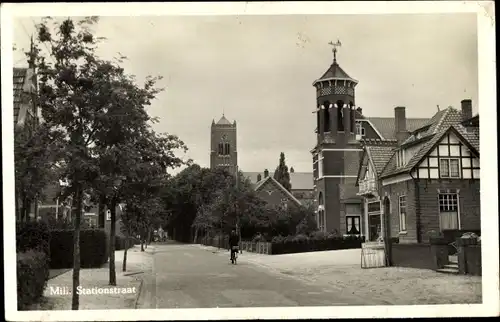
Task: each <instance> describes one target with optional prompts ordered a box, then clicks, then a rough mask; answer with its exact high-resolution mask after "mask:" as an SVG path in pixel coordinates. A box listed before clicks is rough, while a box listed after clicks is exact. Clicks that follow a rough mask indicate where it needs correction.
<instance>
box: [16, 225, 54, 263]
mask: <svg viewBox="0 0 500 322" xmlns="http://www.w3.org/2000/svg"><path fill="white" fill-rule="evenodd" d="M50 237H51V233H50V229H49V226H48V225H47V223H45V222H43V221H28V222H17V223H16V251H17V252H27V251H29V250H36V251H40V252H43V253H45V254H46V255H47V257H49V256H50Z"/></svg>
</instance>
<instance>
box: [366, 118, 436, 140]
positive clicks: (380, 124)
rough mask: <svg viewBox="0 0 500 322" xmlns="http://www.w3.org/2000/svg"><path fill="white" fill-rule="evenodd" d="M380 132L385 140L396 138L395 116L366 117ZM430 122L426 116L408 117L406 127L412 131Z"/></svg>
mask: <svg viewBox="0 0 500 322" xmlns="http://www.w3.org/2000/svg"><path fill="white" fill-rule="evenodd" d="M365 119H366V120H368V121H369V122H370V123H372V124H373V126H374V127H375V128H376V129H377V131H379V132H380V134H381V135H382V136H383V138H384V139H385V140H392V139H396V124H395V120H394V118H393V117H365ZM428 122H429V119H426V118H407V119H406V129H407V130H408V131H410V132H413V131H414V130H416V129H418V128H420V127H422V126H424V125H425V124H427V123H428Z"/></svg>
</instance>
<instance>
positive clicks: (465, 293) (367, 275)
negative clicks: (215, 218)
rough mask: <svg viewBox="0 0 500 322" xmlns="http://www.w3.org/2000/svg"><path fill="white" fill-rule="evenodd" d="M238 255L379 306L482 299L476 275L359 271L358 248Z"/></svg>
mask: <svg viewBox="0 0 500 322" xmlns="http://www.w3.org/2000/svg"><path fill="white" fill-rule="evenodd" d="M201 247H202V248H205V249H207V248H206V247H205V246H201ZM239 259H240V261H248V262H250V263H254V264H256V265H260V266H263V267H267V268H268V269H269V270H270V271H273V272H274V273H276V274H285V275H288V276H293V277H295V278H297V279H300V280H303V281H306V282H308V283H310V284H312V285H319V286H329V287H330V288H332V289H334V290H337V291H339V292H342V293H345V294H350V295H354V296H359V297H360V298H366V299H367V300H368V299H370V302H374V303H377V304H382V305H384V304H385V305H391V304H393V305H412V304H464V303H467V304H469V303H470V304H472V303H481V302H482V297H481V296H482V295H481V294H482V292H481V288H482V287H481V277H480V276H461V275H448V274H443V273H438V272H435V271H432V270H425V269H412V268H403V267H384V268H369V269H362V268H361V250H360V249H349V250H337V251H325V252H311V253H300V254H287V255H261V254H253V253H245V252H244V253H243V254H242V255H240V258H239Z"/></svg>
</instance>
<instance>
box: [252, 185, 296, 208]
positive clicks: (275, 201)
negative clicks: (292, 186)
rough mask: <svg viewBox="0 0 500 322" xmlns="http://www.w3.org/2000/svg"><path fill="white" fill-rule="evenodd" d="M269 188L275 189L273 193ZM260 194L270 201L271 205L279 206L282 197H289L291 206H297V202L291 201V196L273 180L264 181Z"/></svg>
mask: <svg viewBox="0 0 500 322" xmlns="http://www.w3.org/2000/svg"><path fill="white" fill-rule="evenodd" d="M268 190H271V191H273V192H272V193H271V194H269V193H268ZM257 194H258V196H259V197H260V198H262V199H263V200H265V201H266V202H268V203H269V204H271V205H275V206H279V205H280V204H281V199H282V198H287V199H288V201H289V202H288V206H289V207H296V206H297V204H296V203H295V202H293V201H291V199H290V196H288V195H287V194H286V193H285V192H283V191H282V190H281V189H279V188H278V187H277V186H276V185H275V184H274V183H273V182H272V181H271V180H269V181H267V182H266V183H264V184H263V185H262V186H261V188H260V189H259V191H258V192H257Z"/></svg>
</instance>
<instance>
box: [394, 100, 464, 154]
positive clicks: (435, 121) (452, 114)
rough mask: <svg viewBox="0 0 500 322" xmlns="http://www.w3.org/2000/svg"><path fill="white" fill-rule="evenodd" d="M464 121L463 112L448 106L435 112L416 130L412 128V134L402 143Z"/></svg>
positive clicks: (427, 135)
mask: <svg viewBox="0 0 500 322" xmlns="http://www.w3.org/2000/svg"><path fill="white" fill-rule="evenodd" d="M461 122H462V112H460V111H458V110H456V109H454V108H453V107H448V108H446V109H444V110H441V111H439V112H437V113H436V114H434V116H433V117H432V118H431V119H430V120H429V121H428V122H427V123H426V124H424V125H422V126H421V127H419V128H416V129H414V130H412V131H411V130H410V131H411V132H413V133H412V135H410V137H408V139H406V141H404V142H403V144H402V145H406V144H410V143H412V142H415V141H418V140H420V139H424V138H426V137H430V136H432V135H434V134H436V133H437V132H439V131H440V130H442V129H443V128H447V127H448V126H450V125H452V124H458V123H461Z"/></svg>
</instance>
